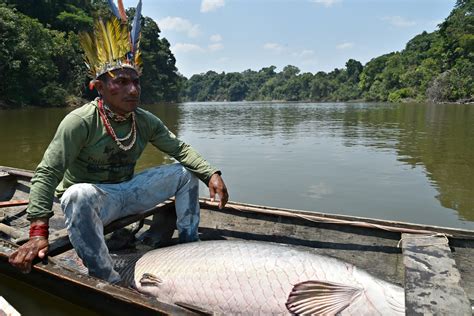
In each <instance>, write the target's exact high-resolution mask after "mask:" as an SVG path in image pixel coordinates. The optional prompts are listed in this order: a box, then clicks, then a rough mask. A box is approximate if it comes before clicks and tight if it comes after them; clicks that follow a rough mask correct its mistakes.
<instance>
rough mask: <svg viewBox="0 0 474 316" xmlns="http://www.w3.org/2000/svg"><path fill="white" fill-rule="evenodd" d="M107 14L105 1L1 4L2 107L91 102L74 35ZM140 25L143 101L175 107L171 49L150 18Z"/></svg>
mask: <svg viewBox="0 0 474 316" xmlns="http://www.w3.org/2000/svg"><path fill="white" fill-rule="evenodd" d="M108 14H110V12H109V9H108V4H107V1H105V0H96V1H91V0H62V1H58V0H0V52H2V55H3V58H2V60H1V61H0V103H5V104H9V105H10V106H22V105H36V106H38V105H39V106H64V105H67V104H72V105H77V103H78V100H79V99H80V98H93V97H95V93H92V92H91V91H88V89H86V87H87V86H88V82H89V80H90V78H88V77H87V70H86V67H85V65H84V62H83V57H82V49H81V48H80V46H79V42H78V40H77V34H78V32H80V31H88V30H91V28H92V24H93V18H94V17H97V16H107V15H108ZM128 14H129V15H133V14H134V10H133V9H132V10H129V12H128ZM130 22H131V21H130ZM141 23H142V37H141V49H142V52H143V62H144V73H143V76H142V78H141V82H142V87H143V89H142V91H143V98H142V100H143V101H144V102H148V103H151V102H158V101H176V100H177V99H178V97H179V91H180V89H181V87H182V86H183V81H184V80H183V77H180V76H179V74H178V72H177V69H176V66H175V63H176V60H175V58H174V56H173V54H172V52H171V50H170V44H169V42H168V41H167V40H166V39H161V38H160V29H159V28H158V25H157V24H156V23H155V22H154V21H153V20H152V19H151V18H148V17H144V18H142V21H141Z"/></svg>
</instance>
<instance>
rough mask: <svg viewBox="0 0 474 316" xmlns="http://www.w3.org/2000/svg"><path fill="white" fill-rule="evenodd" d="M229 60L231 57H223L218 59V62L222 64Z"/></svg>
mask: <svg viewBox="0 0 474 316" xmlns="http://www.w3.org/2000/svg"><path fill="white" fill-rule="evenodd" d="M229 60H230V58H229V57H221V58H219V59H218V60H217V62H218V63H220V64H223V63H226V62H228V61H229Z"/></svg>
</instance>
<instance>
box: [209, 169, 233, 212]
mask: <svg viewBox="0 0 474 316" xmlns="http://www.w3.org/2000/svg"><path fill="white" fill-rule="evenodd" d="M209 194H210V197H211V202H214V200H215V198H216V194H217V195H218V196H219V208H223V207H224V206H225V204H226V203H227V201H228V200H229V193H227V187H226V186H225V183H224V180H222V178H221V176H220V175H219V174H218V173H214V174H213V175H212V176H211V179H210V180H209Z"/></svg>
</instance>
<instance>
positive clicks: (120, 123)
mask: <svg viewBox="0 0 474 316" xmlns="http://www.w3.org/2000/svg"><path fill="white" fill-rule="evenodd" d="M140 7H141V3H139V7H137V15H136V17H135V19H137V18H138V21H139V19H140V10H139V8H140ZM139 24H140V23H133V25H134V27H137V26H136V25H138V26H139ZM100 32H102V33H100ZM104 32H105V33H107V32H108V33H109V34H105V35H104ZM99 34H100V35H99ZM132 34H137V30H136V29H135V30H134V29H132V32H131V33H130V34H129V33H128V27H127V26H126V23H120V22H119V20H118V19H115V18H113V19H112V20H110V21H108V22H102V21H99V22H97V23H96V27H95V33H94V34H92V35H89V34H83V35H82V36H81V44H82V46H83V48H84V51H85V53H86V61H87V65H88V66H89V69H90V71H91V75H92V76H93V77H94V78H95V79H94V80H92V81H91V85H93V86H94V87H95V88H96V89H97V91H98V92H99V94H100V98H98V99H96V100H95V101H92V102H90V103H88V104H86V105H84V106H82V107H81V108H78V109H76V110H74V111H72V112H71V113H70V114H68V115H67V116H66V117H65V118H64V119H63V121H62V122H61V124H60V125H59V127H58V130H57V132H56V135H55V136H54V138H53V140H52V142H51V143H50V145H49V147H48V149H47V150H46V152H45V154H44V157H43V159H42V161H41V163H40V164H39V166H38V168H37V169H36V172H35V176H34V177H33V179H32V187H31V192H30V203H29V206H28V209H27V212H28V219H29V220H30V221H31V225H30V240H29V241H28V242H27V243H25V244H24V245H22V246H21V247H20V248H19V249H18V250H17V251H16V252H15V253H13V254H12V255H11V256H10V263H11V264H12V265H13V266H16V267H18V268H19V269H21V270H22V271H24V272H29V271H30V270H31V263H32V260H33V259H34V258H36V257H40V258H43V257H44V256H45V255H46V253H47V251H48V245H49V244H48V221H49V218H50V217H51V216H52V215H53V213H52V211H51V207H52V203H53V198H54V192H55V191H56V194H57V196H59V197H60V201H61V207H62V209H63V211H64V215H65V218H66V226H67V229H68V233H69V238H70V240H71V243H72V245H73V246H74V249H75V250H76V252H77V253H78V255H79V257H80V258H81V259H82V260H83V262H84V264H85V265H86V266H87V268H88V270H89V274H90V275H93V276H96V277H98V278H102V279H104V280H107V281H109V282H112V283H117V282H119V281H120V276H119V274H118V273H117V272H116V271H115V270H114V269H113V263H112V259H111V257H110V255H109V252H108V249H107V246H106V244H105V240H104V235H103V226H104V225H106V224H108V223H110V222H111V221H113V220H116V219H118V218H120V217H124V216H127V215H131V214H136V213H140V212H143V211H145V210H147V209H148V208H151V207H153V206H154V205H156V204H158V203H161V202H163V201H164V200H166V199H168V198H170V197H172V196H175V205H176V215H177V222H176V226H177V229H178V232H179V240H180V242H191V241H196V240H198V232H197V228H198V225H199V200H198V193H199V190H198V178H199V179H200V180H201V181H203V182H204V183H206V184H207V185H208V186H209V191H210V196H211V199H214V197H215V195H216V194H217V195H218V196H219V198H220V201H219V207H221V208H222V207H224V206H225V204H226V202H227V200H228V193H227V189H226V186H225V184H224V181H223V180H222V178H221V176H220V175H221V173H220V171H219V170H217V169H216V168H214V167H212V166H211V165H210V164H209V163H207V162H206V161H205V160H204V159H203V158H202V157H201V156H200V155H199V154H198V153H197V152H196V151H195V150H193V149H192V148H191V147H190V146H189V145H187V144H185V143H184V142H182V141H180V140H179V139H177V138H176V137H175V135H173V134H172V133H171V132H170V131H169V130H168V129H167V128H166V127H165V126H164V124H163V123H162V122H161V121H160V120H159V119H158V118H157V117H156V116H154V115H153V114H151V113H149V112H147V111H145V110H143V109H141V108H139V107H138V105H139V99H140V79H139V76H140V72H141V59H140V51H139V50H138V38H139V37H138V38H137V37H136V36H135V38H134V37H133V35H132ZM130 38H131V40H129V39H130ZM105 41H108V42H105ZM104 47H105V48H104ZM109 48H110V49H109ZM107 50H108V51H107ZM104 51H105V53H104ZM117 56H118V57H117ZM148 142H151V143H152V144H153V145H154V146H155V147H157V148H158V149H160V150H161V151H163V152H165V153H167V154H168V155H170V156H172V157H174V158H175V159H176V160H178V161H179V162H180V163H177V164H171V165H164V166H160V167H157V168H152V169H149V170H146V171H144V172H142V173H139V174H137V175H134V167H135V164H136V161H137V159H138V158H139V157H140V155H141V153H142V152H143V150H144V148H145V146H146V144H147V143H148Z"/></svg>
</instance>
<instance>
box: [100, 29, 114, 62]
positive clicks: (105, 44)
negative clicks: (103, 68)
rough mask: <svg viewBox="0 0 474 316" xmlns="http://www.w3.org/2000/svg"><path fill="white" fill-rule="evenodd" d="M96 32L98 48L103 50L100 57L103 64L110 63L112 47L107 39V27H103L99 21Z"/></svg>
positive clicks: (108, 38)
mask: <svg viewBox="0 0 474 316" xmlns="http://www.w3.org/2000/svg"><path fill="white" fill-rule="evenodd" d="M97 26H98V30H97V40H98V45H99V47H101V48H103V56H100V57H101V59H102V58H103V59H102V61H103V62H107V61H112V60H113V58H112V55H113V54H112V52H113V47H112V43H111V40H110V37H109V33H108V32H107V27H106V26H105V24H104V22H103V21H102V20H99V22H98V23H97Z"/></svg>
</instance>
